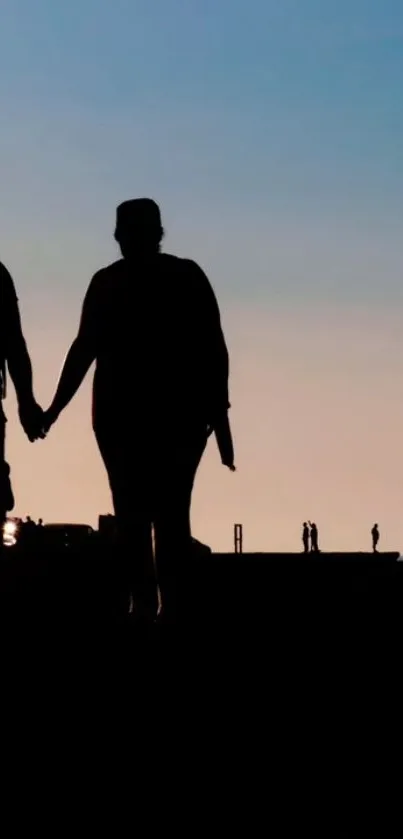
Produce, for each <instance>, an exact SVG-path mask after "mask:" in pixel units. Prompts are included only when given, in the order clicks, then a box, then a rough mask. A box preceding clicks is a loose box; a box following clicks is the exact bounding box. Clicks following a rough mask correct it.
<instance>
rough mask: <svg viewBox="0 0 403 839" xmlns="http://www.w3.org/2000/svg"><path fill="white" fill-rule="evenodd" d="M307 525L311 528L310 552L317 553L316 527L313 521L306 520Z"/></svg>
mask: <svg viewBox="0 0 403 839" xmlns="http://www.w3.org/2000/svg"><path fill="white" fill-rule="evenodd" d="M308 523H309V527H310V528H311V533H310V536H311V552H312V553H319V545H318V528H317V525H316V524H315V522H308Z"/></svg>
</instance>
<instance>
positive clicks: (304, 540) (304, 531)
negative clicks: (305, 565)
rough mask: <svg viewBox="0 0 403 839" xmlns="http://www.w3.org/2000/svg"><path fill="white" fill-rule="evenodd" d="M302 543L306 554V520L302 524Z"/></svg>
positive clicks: (307, 549)
mask: <svg viewBox="0 0 403 839" xmlns="http://www.w3.org/2000/svg"><path fill="white" fill-rule="evenodd" d="M302 544H303V546H304V553H306V554H307V553H308V551H309V527H308V525H307V523H306V521H304V523H303V525H302Z"/></svg>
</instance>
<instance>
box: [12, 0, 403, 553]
mask: <svg viewBox="0 0 403 839" xmlns="http://www.w3.org/2000/svg"><path fill="white" fill-rule="evenodd" d="M402 83H403V5H402V3H401V0H337V1H336V0H249V2H247V0H195V1H194V2H192V3H190V2H187V0H114V2H112V0H70V2H69V3H63V4H62V3H57V2H55V0H36V2H35V3H33V2H32V0H0V108H1V110H0V113H1V132H0V185H1V202H0V258H1V259H2V261H4V263H5V264H6V265H7V267H8V268H9V270H10V271H11V273H12V275H13V277H14V280H15V283H16V286H17V289H18V293H19V297H20V304H21V311H22V317H23V323H24V328H25V332H26V335H27V339H28V343H29V348H30V351H31V355H32V360H33V363H34V368H35V385H36V390H37V396H38V399H39V401H41V402H42V403H43V404H44V406H45V407H47V405H48V404H49V402H50V400H51V398H52V396H53V390H54V387H55V384H56V380H57V376H58V373H59V371H60V366H61V362H62V360H63V356H64V354H65V352H66V350H67V348H68V345H69V343H70V341H71V340H72V338H73V337H74V334H75V331H76V328H77V323H78V317H79V312H80V307H81V302H82V298H83V295H84V292H85V290H86V287H87V285H88V283H89V280H90V278H91V276H92V274H93V273H94V272H95V271H96V270H97V269H98V268H99V267H101V266H102V265H103V264H105V263H107V262H109V261H112V260H113V259H114V257H115V253H116V248H115V244H114V242H113V239H112V232H113V223H114V210H115V206H116V204H117V203H119V202H120V201H122V200H124V199H126V198H128V197H132V196H141V195H150V196H153V197H154V198H156V199H157V200H158V201H159V202H160V204H161V207H162V211H163V216H164V223H165V227H166V229H167V239H166V243H165V248H166V250H170V251H172V252H176V253H178V254H180V255H184V256H191V257H192V258H194V259H196V260H197V261H199V262H200V264H201V265H202V266H203V268H204V269H205V270H206V271H207V273H208V275H209V276H210V278H211V280H212V283H213V285H214V287H215V289H216V292H217V295H218V298H219V302H220V304H221V308H222V313H223V323H224V328H225V331H226V335H227V339H228V344H229V348H230V352H231V358H232V382H231V396H232V403H233V410H232V422H233V427H234V434H235V438H236V443H237V464H238V472H237V473H236V474H235V475H232V474H230V473H229V472H227V471H226V470H224V469H223V467H221V465H220V463H219V459H218V455H217V453H216V451H215V449H214V445H213V444H211V445H210V447H209V451H208V453H207V455H206V457H205V461H204V462H203V464H202V467H201V470H200V474H199V479H198V483H197V487H196V491H195V496H194V504H193V526H194V533H195V535H196V536H197V537H198V538H200V539H202V540H205V541H207V542H209V543H210V544H212V545H213V546H214V547H215V548H216V549H221V550H225V549H230V548H231V546H232V527H233V523H234V522H243V524H244V542H245V549H250V550H270V549H273V550H287V549H292V548H294V547H295V548H296V549H299V544H300V543H299V539H300V527H301V522H302V521H303V520H304V519H306V518H311V519H314V520H316V521H317V522H318V524H319V529H320V536H321V543H322V547H323V548H324V549H349V548H351V549H365V548H366V547H367V545H368V543H369V540H370V537H369V531H370V528H371V526H372V524H373V523H374V521H378V522H379V524H380V529H381V539H382V545H383V547H384V548H391V549H399V548H401V547H403V470H402V456H403V455H402V450H403V392H402V391H403V376H402V372H403V329H402V315H403V284H402V261H403V260H402V245H401V240H402V233H401V227H402V215H403V209H402V208H403V166H402V149H403V108H402V94H401V91H402ZM90 385H91V377H90V376H89V377H88V379H87V380H86V382H85V385H84V386H83V387H82V389H81V391H80V393H79V395H78V396H77V398H76V400H75V402H74V403H72V405H71V406H70V407H69V408H68V409H67V410H66V412H65V413H64V415H63V416H62V418H61V420H60V422H59V425H58V426H56V427H55V428H54V429H53V430H52V432H51V434H50V435H49V438H48V439H47V440H46V441H44V442H40V443H37V444H36V445H35V446H31V445H30V444H29V443H28V442H27V441H26V439H25V438H24V435H23V432H22V430H21V429H20V427H19V425H18V424H17V422H16V414H15V401H14V397H13V395H12V394H11V388H10V397H9V398H8V402H7V413H8V416H9V419H10V422H9V424H8V425H9V427H8V458H9V460H10V462H11V464H12V469H13V478H14V484H15V490H16V495H17V508H16V512H17V513H18V514H21V515H23V516H24V515H27V514H31V515H32V516H34V517H38V516H43V517H44V519H45V520H47V521H61V520H63V521H86V522H89V523H91V524H94V523H95V522H96V520H97V515H98V513H99V512H107V511H110V509H111V502H110V497H109V490H108V485H107V481H106V476H105V474H104V471H103V466H102V463H101V461H100V458H99V455H98V452H97V449H96V445H95V442H94V440H93V437H92V432H91V426H90Z"/></svg>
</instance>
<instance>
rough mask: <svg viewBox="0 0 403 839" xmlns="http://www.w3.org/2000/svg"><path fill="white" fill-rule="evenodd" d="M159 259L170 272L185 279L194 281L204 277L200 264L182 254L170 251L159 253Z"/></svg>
mask: <svg viewBox="0 0 403 839" xmlns="http://www.w3.org/2000/svg"><path fill="white" fill-rule="evenodd" d="M161 259H162V260H163V262H164V264H165V266H166V268H167V269H168V270H169V271H171V272H172V274H177V275H178V276H180V277H183V278H186V279H187V280H189V279H193V280H194V281H195V282H197V281H198V280H199V281H200V280H201V281H203V279H204V280H205V279H206V275H205V273H204V271H203V270H202V268H200V265H198V264H197V262H195V261H194V259H189V258H188V257H183V256H174V255H173V254H170V253H163V254H161Z"/></svg>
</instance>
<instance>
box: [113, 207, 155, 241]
mask: <svg viewBox="0 0 403 839" xmlns="http://www.w3.org/2000/svg"><path fill="white" fill-rule="evenodd" d="M128 233H132V234H134V233H136V234H137V233H139V234H140V235H141V234H143V235H147V234H151V235H152V236H155V235H158V236H161V235H162V222H161V213H160V208H159V206H158V204H157V203H156V202H155V201H153V200H152V198H133V199H132V200H130V201H124V202H123V203H122V204H119V206H118V208H117V211H116V230H115V237H116V239H118V240H119V238H120V237H121V235H122V234H123V235H125V234H128Z"/></svg>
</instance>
